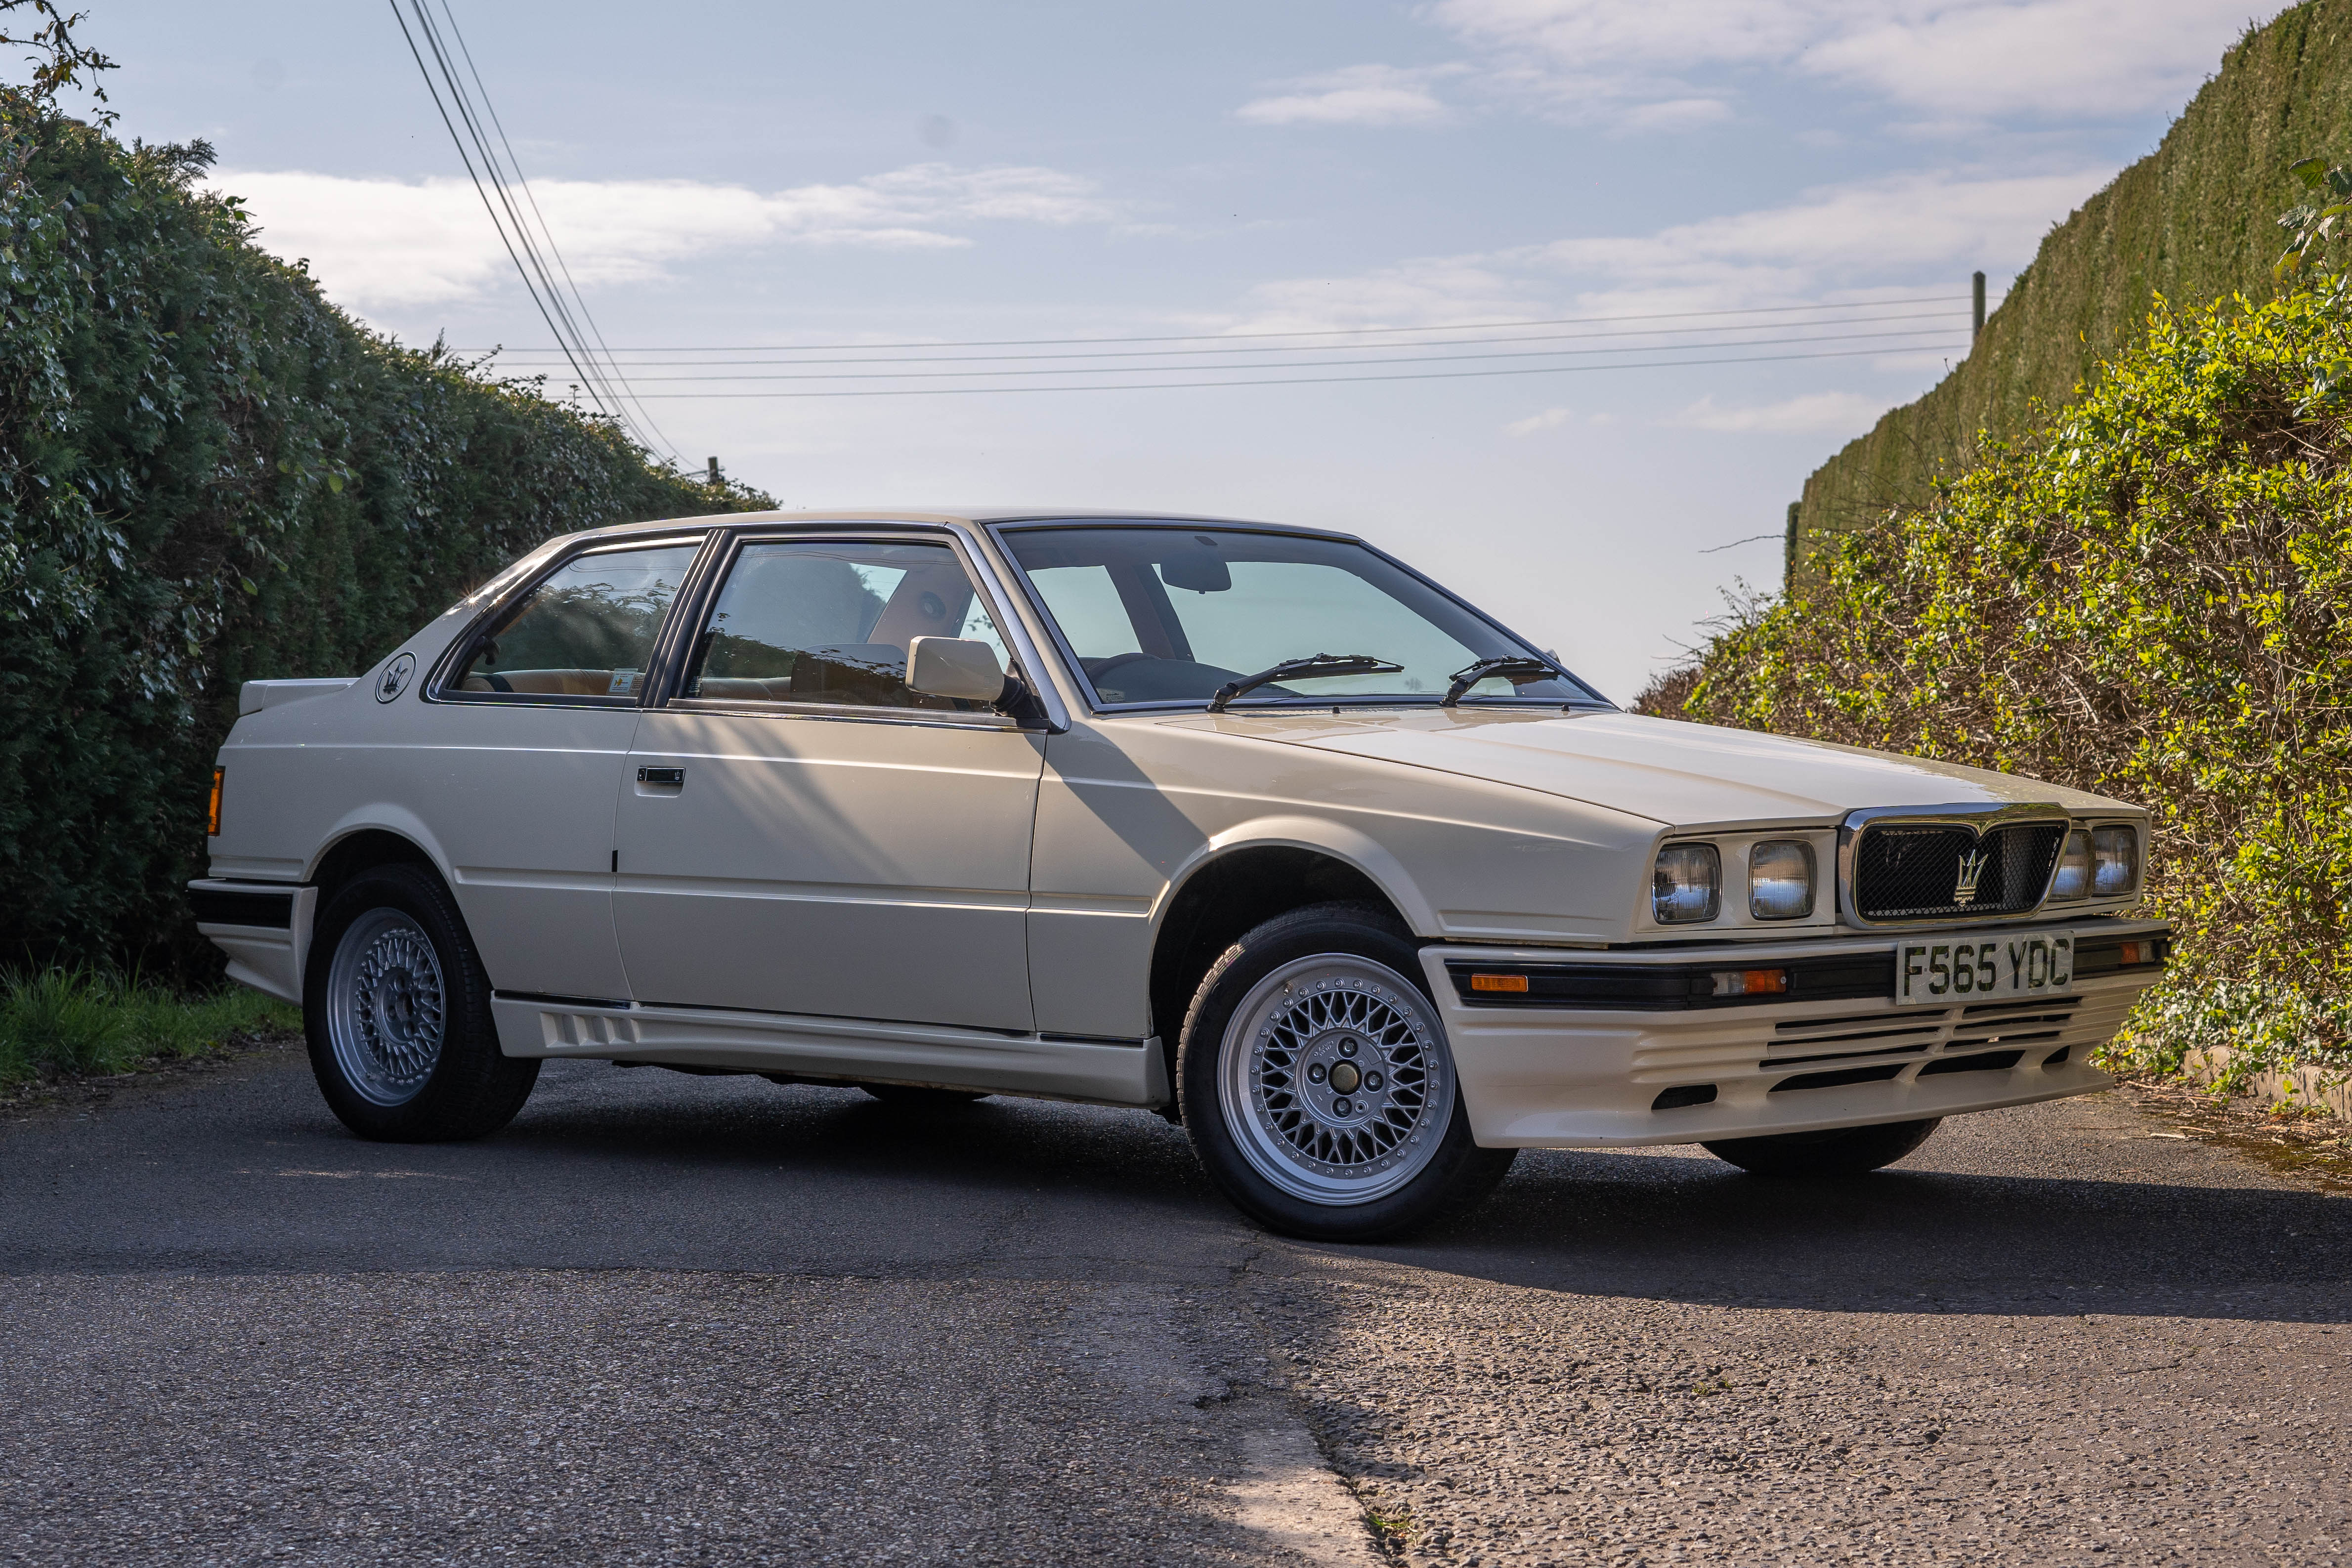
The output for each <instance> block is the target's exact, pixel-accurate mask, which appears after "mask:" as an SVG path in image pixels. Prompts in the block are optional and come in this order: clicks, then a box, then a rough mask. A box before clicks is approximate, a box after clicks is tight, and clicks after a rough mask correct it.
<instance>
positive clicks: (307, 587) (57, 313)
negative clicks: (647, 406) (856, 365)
mask: <svg viewBox="0 0 2352 1568" xmlns="http://www.w3.org/2000/svg"><path fill="white" fill-rule="evenodd" d="M12 8H13V6H12V5H0V10H5V9H12ZM38 86H39V84H36V89H35V90H27V89H0V714H5V718H6V722H5V724H0V954H6V955H12V956H16V955H31V956H35V957H46V956H49V955H53V954H63V955H67V956H74V957H80V956H116V957H120V958H122V959H126V960H127V959H131V958H133V957H137V956H141V955H145V961H147V962H149V963H151V964H163V965H166V966H169V965H173V964H175V963H177V964H187V965H193V964H195V963H197V962H200V961H201V960H199V959H198V958H197V957H196V955H197V954H198V953H199V952H200V948H199V947H198V946H197V945H196V944H195V943H194V936H193V927H192V925H190V923H189V921H188V918H187V915H186V909H185V904H184V898H183V895H182V893H181V886H182V883H184V881H185V880H186V879H187V878H188V877H189V876H191V875H194V874H198V873H200V872H201V866H202V854H203V844H204V832H203V825H202V824H203V810H204V801H205V789H206V786H207V784H208V781H209V762H210V757H211V754H212V752H213V750H214V748H215V747H216V746H217V744H218V742H219V740H220V738H221V737H222V735H223V734H224V733H225V732H226V728H227V727H228V725H229V724H230V723H231V722H232V721H233V720H234V718H235V716H236V689H237V686H238V685H239V684H240V683H241V682H243V681H245V680H247V679H249V678H254V677H269V676H286V675H321V674H357V673H359V672H361V671H362V670H364V669H366V668H367V667H368V666H369V665H371V664H373V663H374V662H375V661H376V660H377V659H379V658H380V657H382V656H383V653H387V652H389V651H390V649H391V648H393V647H394V646H395V645H396V644H397V643H399V642H400V641H401V640H402V639H403V638H404V637H406V636H407V635H408V633H409V632H412V631H414V630H415V628H416V627H417V626H419V625H421V624H423V623H424V622H425V621H427V620H429V619H430V618H431V617H432V616H434V615H436V614H437V613H438V612H440V611H442V610H443V609H445V608H446V607H447V606H448V605H449V604H450V603H452V602H454V601H456V600H457V599H458V598H459V597H461V596H462V595H463V593H464V592H465V591H467V589H468V588H469V587H470V586H472V585H473V584H475V583H477V582H478V581H479V580H482V579H483V578H484V577H486V576H487V575H488V574H489V573H490V572H491V571H493V570H496V569H497V568H498V567H499V565H501V564H502V563H504V562H505V561H507V560H509V559H511V558H512V557H514V556H515V555H517V554H519V553H520V552H521V551H522V550H523V549H527V548H528V547H530V546H531V545H533V544H535V543H537V542H538V541H540V540H541V539H543V538H547V537H548V536H550V535H551V534H555V533H560V532H563V531H566V530H569V529H573V528H587V527H592V526H595V525H599V524H604V523H610V522H615V521H620V520H624V519H629V518H636V517H665V516H678V515H683V514H693V513H707V512H713V511H720V510H731V509H739V508H742V507H755V506H768V505H772V502H770V501H769V500H768V498H767V497H764V496H759V495H756V494H754V493H752V492H750V491H748V490H744V489H741V488H740V487H736V486H722V487H714V486H706V485H704V484H701V483H699V482H697V481H693V480H689V479H688V478H687V477H685V476H681V475H679V474H678V473H677V472H676V471H675V470H672V469H669V468H667V467H663V466H659V465H655V464H653V463H652V462H651V461H650V460H648V459H647V457H646V455H645V454H644V453H643V452H641V451H639V450H638V449H636V448H635V446H633V445H632V444H630V443H629V442H628V441H627V440H626V439H625V438H624V437H623V435H622V434H620V433H619V432H618V431H617V430H616V429H615V428H614V426H613V425H612V424H611V423H607V422H604V421H602V420H598V419H593V418H585V417H583V416H581V415H579V414H578V413H574V412H572V411H571V410H568V409H565V408H562V407H560V406H557V405H555V404H553V403H551V402H546V401H544V400H543V399H541V398H540V397H538V396H536V395H534V390H533V388H532V387H530V386H529V385H518V384H511V383H502V382H493V381H490V380H488V379H486V378H485V376H484V375H483V374H482V373H481V372H480V369H479V367H478V366H469V365H467V364H464V363H460V362H458V361H455V360H453V359H452V358H451V357H450V356H448V355H447V354H446V353H444V352H443V351H441V350H440V348H439V347H438V345H436V347H435V348H434V349H433V350H427V351H418V350H410V349H404V348H402V347H400V346H398V345H397V344H395V343H393V342H391V341H388V340H385V339H383V338H381V337H379V336H377V335H375V334H373V333H372V332H369V331H367V330H365V329H362V328H361V327H359V326H358V325H357V324H355V323H354V322H352V320H351V319H349V318H347V317H345V316H344V315H343V314H342V313H341V311H340V310H338V309H336V308H334V307H333V306H331V305H330V304H328V303H327V302H326V300H325V299H324V298H321V297H320V292H319V289H318V287H317V285H316V284H315V283H314V282H313V281H312V280H311V279H310V277H308V276H307V275H306V274H305V273H304V272H303V271H302V270H301V268H300V267H289V266H286V265H285V264H283V263H280V262H278V261H277V260H275V259H274V258H272V257H270V256H268V255H266V254H264V253H263V252H261V251H260V250H258V249H257V248H256V247H255V246H253V245H252V244H251V243H250V239H249V235H250V233H251V229H250V226H249V224H248V221H247V217H246V215H245V214H244V211H243V209H242V208H241V207H240V206H239V204H237V202H236V200H235V199H233V198H217V197H213V196H209V195H206V194H204V193H200V192H198V191H196V190H195V189H194V188H193V185H192V183H191V182H192V180H193V178H194V176H195V174H196V173H198V172H200V171H201V170H202V169H203V168H204V167H205V165H206V164H207V163H208V162H209V161H210V158H211V152H210V149H209V148H206V147H205V146H204V145H203V144H201V143H193V144H191V145H189V146H187V147H161V148H158V147H143V146H142V147H132V148H125V147H123V146H122V145H121V144H120V143H119V142H117V141H113V140H112V139H111V138H110V137H109V136H108V135H107V134H105V133H104V132H103V131H101V130H100V129H97V128H93V127H92V126H89V125H87V124H83V123H80V122H78V121H75V120H69V119H67V118H65V117H64V116H62V115H60V114H58V112H57V111H56V110H54V109H53V108H52V107H51V106H50V105H49V104H48V103H47V101H46V99H44V98H43V97H42V96H41V95H40V92H39V91H38V90H37V89H38Z"/></svg>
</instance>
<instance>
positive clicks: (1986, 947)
mask: <svg viewBox="0 0 2352 1568" xmlns="http://www.w3.org/2000/svg"><path fill="white" fill-rule="evenodd" d="M2073 989H2074V933H2073V932H2072V931H2030V932H2014V933H2011V932H1991V933H1985V932H1978V933H1974V934H1972V935H1969V936H1930V937H1922V938H1921V939H1919V940H1918V941H1916V942H1905V943H1901V944H1899V945H1898V946H1896V947H1895V1006H1897V1007H1905V1008H1911V1007H1937V1008H1948V1007H1950V1006H1951V1005H1952V1004H1953V1003H1954V1002H2000V1001H2011V1000H2016V999H2031V998H2034V997H2061V996H2064V995H2066V994H2068V993H2069V992H2071V991H2072V990H2073Z"/></svg>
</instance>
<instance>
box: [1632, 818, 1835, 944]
mask: <svg viewBox="0 0 2352 1568" xmlns="http://www.w3.org/2000/svg"><path fill="white" fill-rule="evenodd" d="M1813 883H1814V866H1813V846H1812V845H1811V844H1809V843H1807V842H1805V841H1803V840H1802V839H1766V840H1763V841H1760V842H1758V843H1756V844H1753V845H1751V846H1750V847H1749V849H1748V914H1749V915H1752V916H1753V917H1755V918H1756V919H1758V920H1802V919H1804V918H1805V917H1806V916H1807V915H1811V914H1812V912H1813ZM1650 913H1651V914H1652V915H1653V916H1654V917H1655V919H1656V920H1657V922H1658V924H1659V925H1702V924H1704V923H1705V922H1706V921H1709V920H1713V919H1714V918H1715V917H1716V916H1717V915H1720V914H1722V913H1723V856H1722V855H1721V854H1720V853H1719V852H1717V849H1716V847H1715V846H1714V845H1713V844H1668V845H1667V846H1666V847H1665V848H1664V849H1663V850H1660V851H1659V852H1658V861H1657V864H1656V866H1655V867H1654V869H1653V870H1652V871H1651V873H1650Z"/></svg>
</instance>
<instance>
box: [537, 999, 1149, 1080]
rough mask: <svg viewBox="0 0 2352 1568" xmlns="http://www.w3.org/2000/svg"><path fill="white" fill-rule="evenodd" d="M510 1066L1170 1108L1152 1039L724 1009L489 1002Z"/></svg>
mask: <svg viewBox="0 0 2352 1568" xmlns="http://www.w3.org/2000/svg"><path fill="white" fill-rule="evenodd" d="M490 1013H491V1016H492V1017H493V1018H494V1019H496V1020H497V1022H498V1028H499V1050H501V1051H505V1052H506V1054H507V1055H509V1056H531V1057H541V1058H562V1057H585V1058H589V1059H591V1060H595V1059H604V1060H608V1061H642V1062H647V1063H651V1064H654V1065H657V1066H664V1067H703V1068H716V1069H719V1070H721V1071H738V1072H761V1073H770V1074H777V1075H782V1076H787V1077H791V1078H794V1079H806V1080H810V1081H814V1082H839V1083H906V1084H915V1085H919V1086H922V1087H925V1088H937V1089H972V1090H979V1091H981V1092H985V1093H990V1094H1019V1095H1026V1096H1029V1097H1031V1098H1034V1099H1041V1100H1073V1101H1077V1102H1080V1103H1086V1104H1091V1105H1129V1106H1138V1107H1142V1108H1146V1109H1150V1108H1153V1107H1157V1106H1160V1105H1165V1104H1167V1103H1169V1102H1170V1100H1171V1093H1170V1090H1169V1084H1168V1070H1167V1066H1166V1063H1165V1061H1164V1060H1163V1053H1162V1052H1161V1051H1160V1042H1159V1040H1157V1039H1156V1038H1155V1039H1151V1040H1136V1041H1133V1042H1128V1041H1105V1040H1070V1039H1064V1038H1057V1037H1054V1036H1048V1035H1036V1034H998V1033H993V1032H992V1031H990V1030H968V1029H950V1028H947V1027H945V1026H943V1025H939V1024H911V1023H887V1022H881V1021H877V1020H875V1019H835V1018H811V1017H806V1016H803V1015H799V1014H793V1013H760V1012H738V1011H732V1010H730V1009H720V1008H678V1007H646V1006H639V1005H635V1004H632V1003H626V1002H618V1001H614V1002H598V1001H595V1000H592V999H590V998H572V997H534V996H518V995H515V994H513V993H509V992H500V993H499V994H498V995H497V996H495V997H493V998H492V999H491V1002H490Z"/></svg>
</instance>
